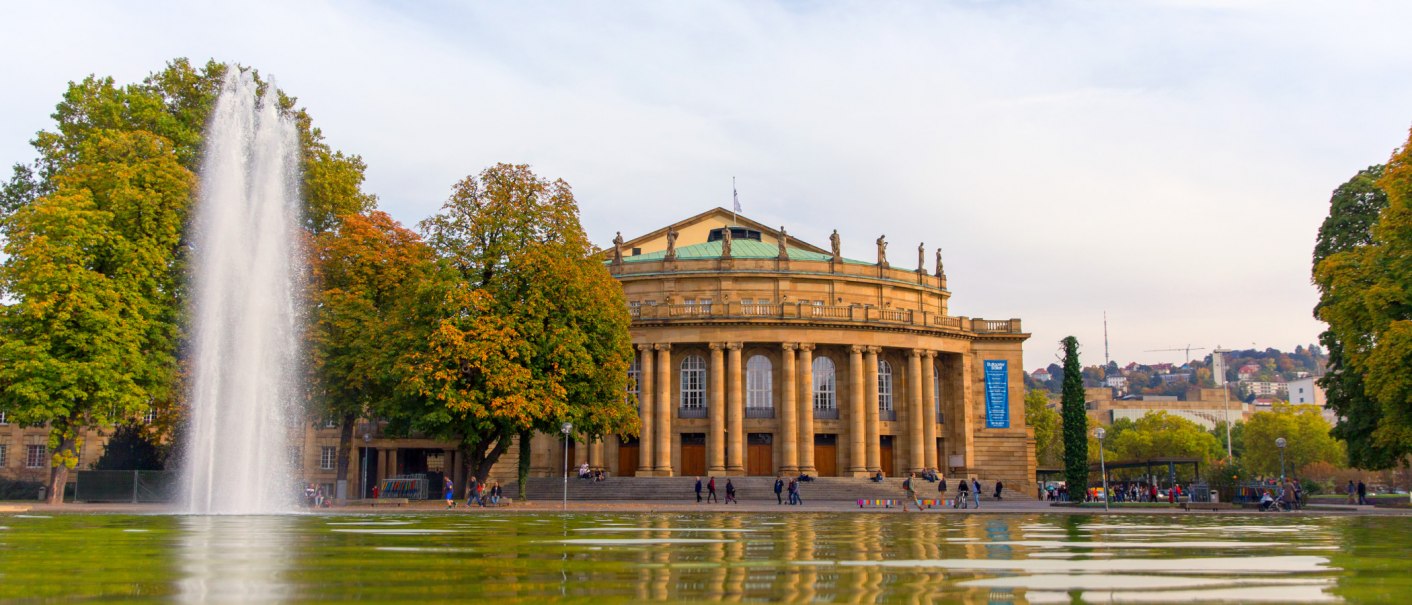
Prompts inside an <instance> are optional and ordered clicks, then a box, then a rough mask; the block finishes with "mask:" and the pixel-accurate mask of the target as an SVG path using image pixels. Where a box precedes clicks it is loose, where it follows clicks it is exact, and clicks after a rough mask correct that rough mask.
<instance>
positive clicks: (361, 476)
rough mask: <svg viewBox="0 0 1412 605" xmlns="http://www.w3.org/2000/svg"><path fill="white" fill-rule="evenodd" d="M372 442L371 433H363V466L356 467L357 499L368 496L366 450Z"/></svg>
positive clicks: (370, 447)
mask: <svg viewBox="0 0 1412 605" xmlns="http://www.w3.org/2000/svg"><path fill="white" fill-rule="evenodd" d="M372 442H373V435H372V433H363V467H362V468H360V469H358V499H360V500H361V499H363V498H367V497H368V450H370V449H372V446H371V445H370V444H371V443H372Z"/></svg>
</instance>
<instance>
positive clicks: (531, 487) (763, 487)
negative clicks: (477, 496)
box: [505, 477, 1025, 503]
mask: <svg viewBox="0 0 1412 605" xmlns="http://www.w3.org/2000/svg"><path fill="white" fill-rule="evenodd" d="M705 479H706V478H705V477H703V478H702V482H703V483H705ZM730 480H731V481H732V482H733V483H735V490H736V496H737V497H738V498H739V499H740V501H741V502H751V501H755V502H761V501H770V502H774V501H775V491H774V485H775V478H774V477H730ZM695 485H696V478H695V477H609V478H608V480H607V481H599V482H594V481H587V480H583V479H578V478H577V477H570V478H569V496H568V498H569V499H570V500H574V501H576V502H583V501H659V502H666V501H676V502H685V501H692V502H694V501H695V500H696V492H695V490H694V489H693V487H694V486H695ZM914 485H915V486H916V489H917V496H918V497H921V498H935V497H936V484H935V483H929V482H927V481H923V480H921V479H918V480H916V481H915V482H914ZM526 487H527V488H528V489H527V492H526V493H527V495H528V496H529V499H530V500H558V499H560V498H561V497H563V490H564V479H563V478H562V477H531V478H530V479H529V484H528V485H527V486H526ZM951 489H952V492H951V495H952V496H955V489H956V487H955V485H954V484H953V485H952V486H951ZM702 492H703V494H704V493H705V488H704V487H703V488H702ZM505 493H506V494H507V495H513V494H515V493H518V488H517V487H516V486H515V485H514V484H511V485H507V486H506V487H505ZM716 494H717V496H718V497H719V498H722V499H724V498H725V496H726V477H716ZM799 494H800V497H802V498H803V499H804V501H805V502H806V503H808V502H818V501H856V500H859V499H864V498H900V497H901V496H902V478H901V477H889V478H888V479H886V480H884V481H883V482H882V483H873V482H872V481H869V480H868V479H865V478H855V477H818V478H816V479H815V480H813V481H809V482H805V483H801V484H799ZM785 496H786V497H788V493H787V492H786V494H785ZM1006 498H1007V499H1009V498H1017V499H1025V496H1024V495H1023V494H1019V493H1016V492H1012V491H1007V493H1006ZM989 499H990V498H989V494H987V495H985V496H983V497H982V500H989Z"/></svg>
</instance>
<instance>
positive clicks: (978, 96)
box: [0, 0, 1412, 370]
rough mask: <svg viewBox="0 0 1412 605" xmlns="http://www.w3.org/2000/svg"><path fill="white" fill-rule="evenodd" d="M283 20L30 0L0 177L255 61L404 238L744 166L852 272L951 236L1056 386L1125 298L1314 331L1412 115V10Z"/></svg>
mask: <svg viewBox="0 0 1412 605" xmlns="http://www.w3.org/2000/svg"><path fill="white" fill-rule="evenodd" d="M197 4H202V5H205V6H193V5H197ZM259 4H260V3H257V2H240V3H235V2H228V3H222V4H221V5H219V6H216V5H215V3H185V2H182V3H162V2H141V3H136V2H133V3H121V4H120V3H110V2H102V3H85V2H63V3H59V2H16V3H6V7H5V9H4V12H5V17H4V18H3V19H0V51H3V54H4V56H6V57H8V59H7V60H6V61H4V62H0V81H3V82H4V83H5V86H4V94H3V95H0V162H4V163H6V164H9V163H14V162H21V161H28V160H29V159H31V158H32V157H33V152H32V150H31V149H30V148H29V147H28V145H27V141H28V140H29V139H30V138H31V137H32V135H33V134H34V132H35V131H37V130H40V129H42V128H48V127H50V120H49V117H48V116H49V114H50V113H51V112H52V110H53V106H54V105H55V103H57V102H58V100H59V97H60V94H61V93H62V92H63V90H64V87H65V84H66V83H67V82H68V81H70V80H77V79H80V78H82V77H83V76H85V75H87V74H90V73H96V74H100V75H111V76H113V77H115V78H116V79H117V80H118V81H120V82H133V81H137V80H140V79H141V78H142V77H143V76H144V75H146V74H147V73H149V72H151V71H155V70H159V69H161V68H162V66H163V65H164V63H165V62H166V61H167V60H169V59H171V58H174V57H183V56H184V57H189V58H191V59H193V60H194V61H205V60H206V59H208V58H215V59H217V60H220V61H229V62H239V63H241V64H245V65H250V66H254V67H256V68H258V69H259V70H260V71H261V72H262V73H264V74H267V75H272V76H273V77H274V78H275V80H276V82H277V83H278V85H279V86H280V87H281V88H283V89H284V90H286V91H287V92H289V93H291V94H293V95H296V96H297V97H298V98H299V100H300V102H301V104H302V105H304V106H305V107H307V108H308V109H309V111H310V113H311V114H312V115H313V116H314V119H315V122H316V124H317V125H319V126H320V127H321V128H322V129H323V131H324V133H325V134H326V135H327V137H328V140H329V141H330V142H331V143H332V144H333V145H334V146H335V147H337V148H340V149H342V150H344V151H348V152H351V153H357V154H360V155H362V156H363V157H364V158H365V159H366V160H367V163H368V182H367V189H368V190H369V191H371V192H373V193H375V194H377V195H378V196H379V197H380V199H381V207H382V209H384V210H386V211H388V212H389V213H391V214H392V215H393V216H395V217H396V218H398V219H399V220H401V221H403V222H404V223H408V224H413V223H416V222H417V221H419V220H421V219H422V218H424V217H426V216H428V215H430V214H432V213H434V212H435V211H436V210H437V208H438V207H439V206H440V204H441V203H442V202H443V201H444V200H445V198H446V196H447V194H448V192H449V189H450V186H451V184H452V183H454V182H455V181H457V180H458V179H460V178H462V177H464V176H465V175H467V174H471V173H475V172H478V171H479V170H481V169H482V168H484V167H486V166H488V165H490V164H492V163H495V162H515V163H528V164H531V165H533V166H534V168H535V170H536V171H537V172H538V173H539V174H541V175H543V176H547V177H551V178H560V177H561V178H564V179H566V180H567V181H568V182H569V183H571V184H572V185H573V186H574V188H575V192H576V196H577V198H578V200H579V204H580V206H581V210H582V217H583V222H584V226H585V227H586V228H587V229H588V232H589V234H590V235H591V236H592V237H593V238H594V239H595V240H596V241H598V242H599V243H600V244H603V245H606V244H607V242H608V240H609V239H611V238H612V237H613V232H614V231H618V230H621V231H622V232H623V234H624V236H625V237H632V236H634V235H639V234H641V233H644V232H646V231H649V230H652V229H655V228H657V227H660V226H662V225H665V224H667V223H669V222H672V221H674V220H677V219H680V218H684V217H686V216H690V215H693V214H696V213H698V212H701V211H703V210H705V209H707V208H710V207H713V206H725V207H727V208H728V207H729V205H730V199H731V177H732V176H734V177H737V179H738V182H739V190H740V200H741V203H742V205H743V206H744V214H746V215H747V216H750V217H751V218H754V219H757V220H760V221H762V222H765V223H767V224H771V225H780V224H783V225H785V226H786V227H787V228H788V229H789V231H790V233H791V234H795V235H798V236H799V237H801V238H804V239H806V240H809V241H812V242H814V243H815V244H818V245H821V246H825V247H826V246H827V244H828V242H827V235H828V233H829V231H830V230H832V229H835V228H837V229H838V230H839V233H840V234H841V235H842V237H843V248H844V254H845V255H846V256H851V257H854V258H860V259H869V258H872V257H873V254H874V249H873V240H874V239H875V238H877V236H878V235H880V234H887V236H888V240H889V241H890V242H892V248H891V251H892V254H891V257H892V259H893V261H894V263H899V264H904V265H905V264H907V263H910V262H912V261H911V259H912V251H913V250H915V249H916V245H917V243H918V242H925V243H926V244H927V246H928V248H929V249H931V248H934V247H937V246H940V247H943V248H945V256H946V267H947V273H948V277H949V279H950V284H949V285H950V287H951V290H952V292H953V297H952V299H951V303H952V306H951V310H952V313H953V314H957V315H969V316H974V317H985V318H995V319H1003V318H1009V317H1019V318H1022V319H1023V320H1024V326H1025V328H1026V329H1027V330H1028V331H1030V332H1032V333H1033V337H1032V338H1031V340H1030V341H1029V342H1028V344H1027V345H1026V349H1025V352H1026V357H1025V366H1026V369H1028V370H1032V369H1034V368H1036V367H1042V366H1044V365H1046V364H1048V363H1050V362H1052V361H1054V360H1055V355H1056V351H1057V346H1058V345H1057V341H1058V340H1059V339H1060V338H1062V337H1064V336H1066V335H1069V334H1073V335H1075V336H1077V337H1078V338H1079V340H1080V342H1081V343H1082V344H1083V347H1084V348H1083V351H1084V358H1083V360H1084V362H1085V364H1086V365H1087V364H1092V363H1100V362H1101V361H1102V357H1103V313H1104V311H1105V310H1106V311H1107V313H1108V320H1109V338H1110V341H1111V351H1112V353H1111V356H1112V358H1113V359H1115V360H1119V361H1128V360H1138V361H1144V362H1155V361H1180V360H1181V359H1182V358H1183V357H1184V354H1183V353H1170V352H1160V353H1154V352H1147V350H1149V349H1168V348H1175V347H1186V346H1187V345H1189V344H1190V345H1191V346H1192V347H1207V348H1210V347H1214V346H1215V345H1216V344H1218V343H1219V344H1222V345H1225V346H1227V347H1233V348H1247V347H1251V346H1258V347H1260V348H1264V347H1267V346H1273V347H1277V348H1280V349H1285V350H1289V349H1293V348H1294V346H1295V345H1297V344H1307V343H1310V342H1314V341H1315V340H1316V338H1317V335H1318V333H1319V331H1320V330H1321V329H1322V327H1321V324H1320V323H1318V322H1316V321H1315V320H1314V319H1313V318H1312V316H1311V312H1310V310H1311V308H1312V307H1313V305H1314V302H1315V301H1316V299H1317V293H1316V291H1315V290H1314V288H1313V287H1312V286H1310V285H1309V269H1310V267H1309V258H1310V251H1311V248H1312V246H1313V241H1314V237H1315V235H1316V233H1317V231H1318V226H1319V223H1320V221H1322V219H1323V217H1324V215H1325V214H1326V213H1327V210H1328V197H1329V193H1330V192H1331V191H1332V190H1333V189H1334V188H1335V187H1337V186H1338V185H1339V184H1340V183H1342V182H1343V181H1345V180H1347V179H1348V177H1350V176H1352V175H1353V174H1354V173H1355V172H1357V171H1358V170H1359V169H1361V168H1363V167H1366V166H1368V165H1370V164H1375V163H1380V162H1383V161H1386V159H1387V158H1388V157H1389V155H1390V154H1391V152H1392V151H1393V149H1394V148H1396V147H1397V146H1399V145H1401V144H1402V143H1403V142H1404V141H1406V140H1407V132H1408V127H1409V125H1412V77H1409V75H1412V45H1409V44H1408V43H1407V25H1408V24H1409V23H1412V3H1407V2H1393V1H1389V2H1352V1H1340V2H1318V3H1314V2H1275V1H1269V2H1265V1H1257V0H1248V1H1242V0H1225V1H1222V0H1166V1H1149V2H1135V1H1128V0H1121V1H1117V0H1115V1H1112V2H1041V1H1024V0H1017V1H1009V2H982V1H970V2H951V3H941V2H917V3H886V2H849V3H827V2H818V3H815V2H781V3H766V2H711V3H705V2H642V3H627V2H578V3H537V2H515V3H502V4H504V6H491V5H490V4H489V3H477V4H474V5H468V4H469V3H452V2H425V1H424V2H416V3H391V2H389V3H358V2H338V3H333V2H293V3H277V4H276V3H271V4H269V5H268V6H265V7H263V8H261V7H259ZM403 4H407V5H411V6H410V7H407V6H403ZM929 258H930V255H929ZM1203 353H1204V352H1201V351H1194V352H1193V355H1194V356H1195V355H1201V354H1203Z"/></svg>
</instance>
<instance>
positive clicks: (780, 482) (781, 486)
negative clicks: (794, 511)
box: [775, 475, 808, 506]
mask: <svg viewBox="0 0 1412 605" xmlns="http://www.w3.org/2000/svg"><path fill="white" fill-rule="evenodd" d="M804 476H806V477H807V476H808V475H804ZM799 481H800V479H799V478H798V477H793V478H790V480H789V485H788V487H786V486H785V482H784V475H780V476H778V477H775V503H776V504H784V492H785V491H786V489H787V490H788V491H789V504H790V506H794V505H796V504H804V499H802V498H800V497H799Z"/></svg>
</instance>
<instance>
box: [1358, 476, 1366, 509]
mask: <svg viewBox="0 0 1412 605" xmlns="http://www.w3.org/2000/svg"><path fill="white" fill-rule="evenodd" d="M1358 504H1359V505H1360V506H1363V505H1367V504H1368V485H1367V484H1366V483H1363V482H1362V481H1359V482H1358Z"/></svg>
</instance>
